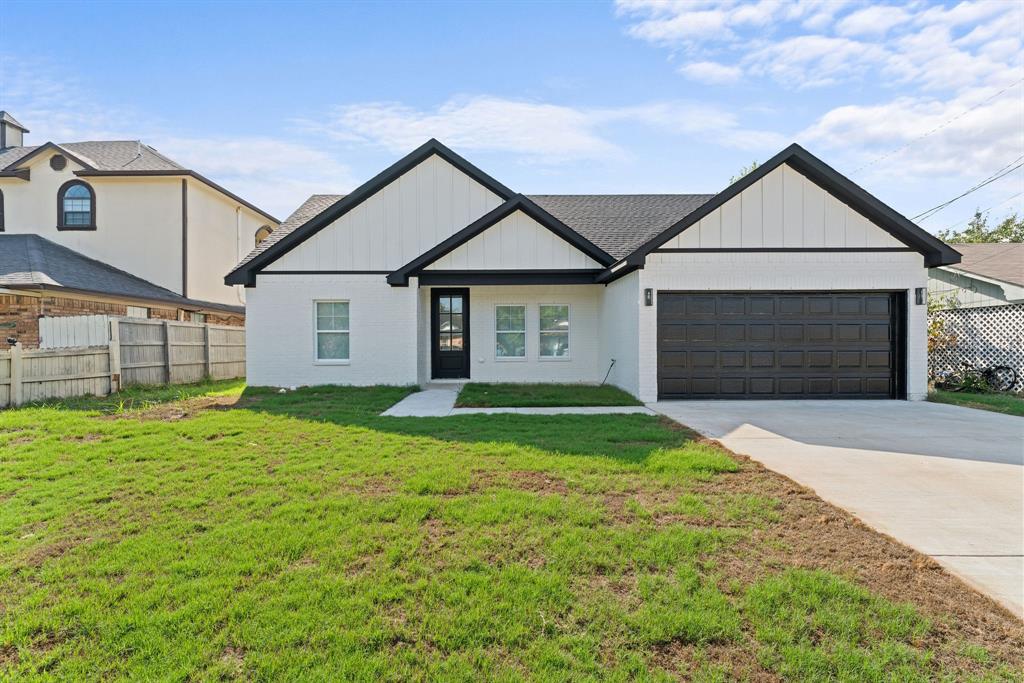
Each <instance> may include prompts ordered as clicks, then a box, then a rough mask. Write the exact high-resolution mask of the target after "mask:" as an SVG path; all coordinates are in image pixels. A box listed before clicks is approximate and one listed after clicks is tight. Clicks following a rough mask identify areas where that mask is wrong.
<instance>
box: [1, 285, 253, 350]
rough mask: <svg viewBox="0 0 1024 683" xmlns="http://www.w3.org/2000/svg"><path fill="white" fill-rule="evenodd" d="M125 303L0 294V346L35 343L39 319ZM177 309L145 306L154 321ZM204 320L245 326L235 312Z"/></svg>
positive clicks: (107, 310) (118, 309)
mask: <svg viewBox="0 0 1024 683" xmlns="http://www.w3.org/2000/svg"><path fill="white" fill-rule="evenodd" d="M127 312H128V311H127V306H126V305H125V304H118V303H111V302H108V301H93V300H91V299H79V298H72V297H66V296H41V297H36V296H22V295H17V294H0V348H7V342H6V340H7V338H8V337H15V338H17V340H18V341H20V342H21V345H22V346H23V347H24V348H37V347H38V346H39V318H41V317H43V316H48V317H61V316H72V315H98V314H102V315H112V316H123V315H126V314H127ZM178 313H179V311H178V309H177V308H156V307H152V306H151V307H149V317H150V318H153V319H156V320H178ZM206 322H208V323H210V324H213V325H234V326H236V327H241V326H244V325H245V316H244V315H239V314H230V313H227V314H222V315H218V314H213V313H211V314H210V315H208V316H207V318H206Z"/></svg>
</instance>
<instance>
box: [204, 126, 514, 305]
mask: <svg viewBox="0 0 1024 683" xmlns="http://www.w3.org/2000/svg"><path fill="white" fill-rule="evenodd" d="M434 154H436V155H437V156H439V157H441V158H442V159H444V160H445V161H447V162H448V163H450V164H451V165H452V166H454V167H455V168H457V169H459V170H460V171H462V172H463V173H465V174H466V175H468V176H469V177H470V178H472V179H473V180H475V181H476V182H478V183H480V184H481V185H483V186H484V187H486V188H487V189H488V190H490V191H491V192H493V193H494V194H496V195H498V196H499V197H501V198H502V199H504V200H508V199H509V198H511V197H512V196H514V195H515V193H514V192H512V190H510V189H509V188H507V187H505V186H504V185H502V184H501V183H500V182H498V181H497V180H495V179H494V178H492V177H491V176H489V175H487V174H486V173H484V172H483V171H481V170H480V169H479V168H477V167H476V166H474V165H473V164H471V163H469V162H468V161H466V160H465V159H463V158H462V157H461V156H459V155H458V154H456V153H455V152H453V151H452V150H450V149H448V148H447V147H445V146H444V145H443V144H441V143H440V142H439V141H438V140H436V139H434V138H431V139H429V140H427V141H426V142H425V143H423V144H422V145H420V146H419V147H418V148H416V149H415V150H413V151H412V152H410V153H409V154H407V155H405V156H404V157H402V158H401V159H399V160H398V161H396V162H395V163H394V164H392V165H391V166H389V167H388V168H386V169H384V170H383V171H381V172H380V173H378V174H377V175H375V176H374V177H373V178H371V179H370V180H368V181H366V182H365V183H363V184H362V185H360V186H359V187H357V188H356V189H355V190H353V191H352V192H351V193H350V194H347V195H345V197H343V198H342V199H339V200H338V201H337V202H335V203H334V204H332V205H331V206H330V207H328V208H327V209H325V210H323V211H321V212H320V213H319V214H317V215H316V216H314V217H313V218H311V219H309V220H308V221H306V222H305V223H303V224H302V225H300V226H299V227H297V228H295V230H292V231H291V232H290V233H288V235H286V236H285V237H283V238H282V239H281V241H279V242H275V243H274V244H272V245H270V247H268V248H267V250H266V251H263V252H260V253H259V254H257V255H256V256H254V257H253V258H252V259H251V260H250V261H247V262H245V263H243V264H242V265H240V266H238V267H236V268H235V269H234V270H232V271H231V272H230V273H228V274H227V276H226V277H225V278H224V283H225V284H228V285H246V286H247V287H252V286H254V285H255V284H256V273H257V272H258V271H259V270H260V269H261V268H263V266H265V265H267V264H268V263H272V262H273V261H276V260H277V259H278V258H280V257H281V256H283V255H284V254H286V253H288V252H289V251H291V250H292V249H294V248H295V247H297V246H298V245H300V244H302V243H303V242H304V241H306V240H307V239H309V238H310V237H312V236H313V235H315V234H316V233H318V232H320V231H321V230H323V229H324V228H325V227H327V226H328V225H330V224H331V223H333V222H334V221H336V220H337V219H338V218H340V217H341V216H344V215H345V214H346V213H348V212H349V211H351V210H352V209H354V208H355V207H357V206H359V205H360V204H362V203H363V202H364V201H366V200H367V199H369V198H370V197H372V196H373V195H375V194H377V192H379V191H380V190H382V189H384V187H385V186H387V185H389V184H390V183H392V182H393V181H394V180H396V179H398V178H399V177H401V176H403V175H405V174H406V173H407V172H408V171H409V170H410V169H412V168H414V167H415V166H417V165H419V164H420V163H422V162H423V161H425V160H426V159H428V158H430V156H431V155H434Z"/></svg>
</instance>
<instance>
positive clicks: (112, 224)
mask: <svg viewBox="0 0 1024 683" xmlns="http://www.w3.org/2000/svg"><path fill="white" fill-rule="evenodd" d="M28 132H29V131H28V130H27V129H26V128H25V126H23V125H21V124H20V123H19V122H18V121H17V120H16V119H14V117H12V116H11V115H10V114H8V113H7V112H0V333H2V334H0V339H6V338H10V337H14V338H17V339H18V340H19V341H22V342H23V343H24V344H25V345H26V346H31V345H33V344H34V342H36V341H37V336H38V332H37V329H38V322H37V321H38V318H39V317H43V316H50V315H81V314H89V313H108V314H112V315H145V316H147V317H160V318H174V319H194V320H208V321H210V322H214V321H216V322H225V323H235V324H240V323H241V322H242V319H243V316H244V290H243V288H241V287H236V286H227V285H225V284H224V281H223V277H224V273H225V272H227V271H229V270H231V268H232V267H233V266H234V265H235V264H236V263H237V262H238V259H239V258H240V257H241V256H242V255H244V254H246V253H248V252H249V251H251V250H252V248H253V245H254V244H255V243H256V242H257V241H259V240H260V239H262V238H264V237H266V236H267V235H268V234H270V232H271V231H272V230H273V229H274V228H276V227H277V225H278V223H279V222H278V221H277V219H275V218H274V217H273V216H271V215H270V214H268V213H267V212H265V211H263V210H262V209H260V208H258V207H256V206H255V205H253V204H252V203H250V202H248V201H246V200H244V199H242V198H241V197H239V196H237V195H235V194H233V193H231V192H230V191H228V190H226V189H225V188H223V187H221V186H220V185H217V184H216V183H214V182H212V181H211V180H209V179H208V178H205V177H204V176H202V175H200V174H199V173H197V172H196V171H193V170H190V169H187V168H185V167H183V166H181V165H180V164H178V163H176V162H175V161H173V160H171V159H169V158H167V157H165V156H164V155H162V154H160V153H159V152H158V151H156V150H155V149H153V148H152V147H149V146H148V145H146V144H144V143H142V142H140V141H135V140H130V141H124V140H114V141H94V142H72V143H60V144H58V143H54V142H46V143H43V144H40V145H25V134H26V133H28Z"/></svg>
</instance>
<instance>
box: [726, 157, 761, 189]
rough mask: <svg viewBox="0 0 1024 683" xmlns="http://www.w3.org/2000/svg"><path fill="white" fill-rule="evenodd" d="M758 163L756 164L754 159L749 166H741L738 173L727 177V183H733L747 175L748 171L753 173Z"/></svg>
mask: <svg viewBox="0 0 1024 683" xmlns="http://www.w3.org/2000/svg"><path fill="white" fill-rule="evenodd" d="M759 165H760V164H758V163H757V162H756V161H751V162H750V165H749V166H743V167H742V168H740V172H739V173H737V174H736V175H734V176H733V177H731V178H729V184H730V185H732V184H733V183H735V182H736V181H737V180H739V179H740V178H742V177H743V176H745V175H747V174H748V173H753V172H754V170H756V169H757V167H758V166H759Z"/></svg>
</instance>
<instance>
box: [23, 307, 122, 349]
mask: <svg viewBox="0 0 1024 683" xmlns="http://www.w3.org/2000/svg"><path fill="white" fill-rule="evenodd" d="M109 329H110V317H109V316H106V315H70V316H61V317H44V318H40V319H39V348H41V349H66V348H69V347H72V346H105V345H106V343H107V341H108V339H109V336H108V335H109V332H108V330H109Z"/></svg>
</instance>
